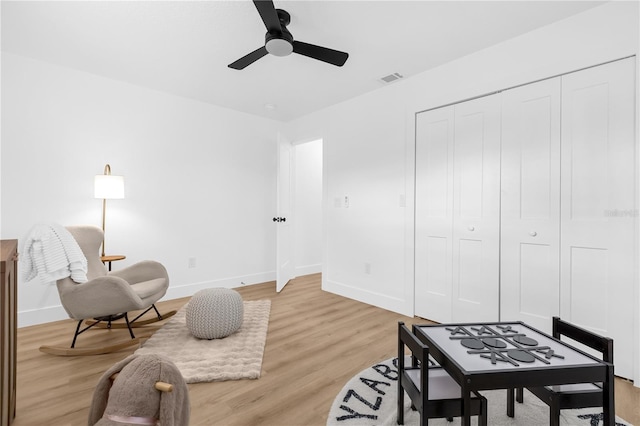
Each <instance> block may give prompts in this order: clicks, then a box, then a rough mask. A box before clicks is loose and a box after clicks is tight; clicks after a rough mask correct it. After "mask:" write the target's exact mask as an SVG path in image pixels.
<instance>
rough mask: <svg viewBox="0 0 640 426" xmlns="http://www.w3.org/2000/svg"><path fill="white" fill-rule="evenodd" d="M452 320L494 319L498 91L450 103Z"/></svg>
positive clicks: (497, 252) (496, 306) (497, 265)
mask: <svg viewBox="0 0 640 426" xmlns="http://www.w3.org/2000/svg"><path fill="white" fill-rule="evenodd" d="M454 112H455V117H454V131H455V135H454V148H453V247H452V252H453V273H452V281H453V286H452V297H453V312H452V319H453V321H497V320H498V316H499V302H498V301H499V288H500V287H499V275H500V274H499V272H500V263H499V262H500V259H499V256H500V95H492V96H485V97H482V98H478V99H475V100H472V101H468V102H464V103H461V104H457V105H455V109H454Z"/></svg>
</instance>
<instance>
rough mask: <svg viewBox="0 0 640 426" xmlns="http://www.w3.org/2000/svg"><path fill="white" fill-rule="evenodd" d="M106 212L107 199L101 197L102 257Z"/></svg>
mask: <svg viewBox="0 0 640 426" xmlns="http://www.w3.org/2000/svg"><path fill="white" fill-rule="evenodd" d="M106 212H107V199H106V198H103V199H102V256H103V257H104V240H105V237H104V218H105V215H106Z"/></svg>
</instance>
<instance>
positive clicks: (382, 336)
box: [14, 274, 640, 426]
mask: <svg viewBox="0 0 640 426" xmlns="http://www.w3.org/2000/svg"><path fill="white" fill-rule="evenodd" d="M236 290H238V291H239V292H240V293H241V294H242V297H243V298H244V300H259V299H271V301H272V306H271V315H270V321H269V330H268V334H267V342H266V347H265V352H264V359H263V364H262V376H261V377H260V378H259V379H257V380H239V381H228V382H216V383H197V384H191V385H189V394H190V398H191V425H244V426H253V425H261V426H262V425H274V426H276V425H277V426H289V425H290V426H294V425H295V426H298V425H300V426H303V425H304V426H307V425H324V424H326V419H327V414H328V411H329V407H330V406H331V403H332V402H333V399H334V397H335V396H336V394H337V393H338V392H339V391H340V389H341V388H342V386H343V385H344V384H345V383H346V382H347V381H348V380H349V379H350V378H351V377H352V376H353V375H354V374H356V373H357V372H359V371H361V370H363V369H365V368H366V367H368V366H370V365H372V364H373V363H375V362H377V361H380V360H384V359H387V358H390V357H392V356H394V354H395V352H396V350H397V349H396V327H397V321H398V320H403V321H405V322H406V323H407V324H412V323H414V322H416V323H424V322H425V320H423V319H420V318H415V319H414V318H408V317H405V316H402V315H399V314H396V313H393V312H389V311H386V310H383V309H380V308H376V307H373V306H370V305H366V304H364V303H360V302H357V301H354V300H350V299H346V298H344V297H340V296H336V295H334V294H331V293H327V292H324V291H322V290H321V289H320V275H319V274H316V275H309V276H305V277H300V278H297V279H296V280H294V281H292V282H291V283H289V285H287V287H285V289H284V290H283V291H282V292H281V293H279V294H277V293H276V292H275V283H273V282H271V283H264V284H257V285H252V286H246V287H241V288H237V289H236ZM187 300H188V299H187V298H183V299H176V300H170V301H166V302H161V303H159V304H158V307H159V308H160V310H161V312H164V311H167V310H169V309H179V308H180V307H181V306H182V305H184V303H186V302H187ZM74 327H75V322H74V321H71V320H65V321H58V322H54V323H49V324H43V325H37V326H32V327H24V328H21V329H19V331H18V395H17V397H18V400H17V417H16V420H15V423H14V425H15V426H27V425H28V426H36V425H45V424H46V425H56V426H58V425H60V426H62V425H83V424H86V423H87V415H88V410H89V406H90V403H91V397H92V394H93V388H94V386H95V384H96V382H97V381H98V379H99V378H100V377H101V375H102V374H103V372H104V371H105V370H106V369H107V368H109V367H110V366H111V365H113V364H114V363H115V362H117V361H119V360H121V359H123V358H125V357H126V356H128V355H129V354H131V353H133V351H134V350H135V348H130V349H125V350H122V351H120V352H117V353H112V354H107V355H97V356H88V357H56V356H52V355H46V354H43V353H40V352H39V351H38V347H39V346H40V345H42V344H56V345H67V344H69V343H70V338H71V337H72V334H73V330H74ZM157 327H158V326H153V327H151V329H154V328H155V329H157ZM147 334H148V333H147ZM140 335H142V333H140ZM126 336H127V331H126V330H113V331H107V330H104V331H101V330H90V331H87V332H86V333H85V334H83V335H81V336H80V337H79V341H78V346H82V345H91V344H103V343H105V341H115V340H121V339H122V338H123V337H124V338H126ZM639 407H640V391H639V390H638V389H637V388H634V387H633V386H632V385H631V384H629V383H627V382H624V381H622V380H617V381H616V410H617V414H618V415H620V416H622V417H623V418H625V419H626V420H628V421H630V422H631V423H633V424H636V425H640V408H639Z"/></svg>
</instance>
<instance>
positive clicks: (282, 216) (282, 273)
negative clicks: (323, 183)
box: [273, 133, 294, 292]
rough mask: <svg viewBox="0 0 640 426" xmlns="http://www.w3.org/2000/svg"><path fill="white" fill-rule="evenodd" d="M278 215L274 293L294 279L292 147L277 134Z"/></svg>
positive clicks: (276, 220) (276, 223) (276, 222)
mask: <svg viewBox="0 0 640 426" xmlns="http://www.w3.org/2000/svg"><path fill="white" fill-rule="evenodd" d="M277 149H278V152H277V155H278V195H277V197H278V203H277V208H278V214H277V216H276V217H274V218H273V221H274V223H275V225H276V226H277V230H276V291H277V292H280V291H281V290H282V289H283V288H284V286H285V285H287V283H288V282H289V280H291V279H292V278H294V276H293V274H294V269H293V249H292V248H293V226H292V222H293V217H292V210H293V209H292V206H293V202H292V200H291V198H292V193H293V191H292V189H291V185H292V178H291V177H292V168H293V147H292V146H291V143H290V142H289V141H288V140H287V139H286V138H285V137H284V136H283V135H282V134H281V133H278V147H277Z"/></svg>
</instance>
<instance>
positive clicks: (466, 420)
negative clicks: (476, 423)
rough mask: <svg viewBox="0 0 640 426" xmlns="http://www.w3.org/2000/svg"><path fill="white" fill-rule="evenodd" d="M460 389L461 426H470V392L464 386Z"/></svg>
mask: <svg viewBox="0 0 640 426" xmlns="http://www.w3.org/2000/svg"><path fill="white" fill-rule="evenodd" d="M461 388H462V419H461V420H462V426H471V391H470V390H469V389H468V388H467V387H466V386H464V385H462V386H461Z"/></svg>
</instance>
